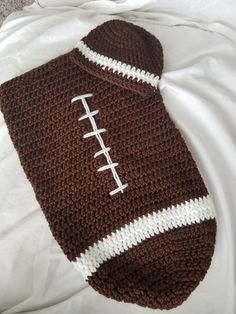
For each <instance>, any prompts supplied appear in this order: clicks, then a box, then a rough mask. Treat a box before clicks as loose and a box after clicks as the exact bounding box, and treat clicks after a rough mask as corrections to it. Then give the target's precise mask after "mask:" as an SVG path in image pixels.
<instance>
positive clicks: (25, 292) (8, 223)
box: [0, 0, 236, 314]
mask: <svg viewBox="0 0 236 314" xmlns="http://www.w3.org/2000/svg"><path fill="white" fill-rule="evenodd" d="M65 2H66V1H64V0H60V1H57V5H55V3H56V2H53V1H52V0H51V1H50V0H38V3H39V4H40V6H41V7H40V6H39V4H36V3H35V4H34V5H33V6H32V7H28V8H27V9H26V11H24V12H18V13H14V14H13V15H11V16H10V17H9V18H8V19H7V21H6V22H5V23H4V25H3V27H2V28H1V30H0V84H1V83H3V82H4V81H6V80H9V79H10V78H13V77H15V76H17V75H20V74H22V73H24V72H26V71H28V70H30V69H32V68H34V67H36V66H39V65H41V64H43V63H45V62H46V61H49V60H50V59H52V58H54V57H57V56H58V55H60V54H63V53H66V52H68V51H70V50H71V49H72V48H73V47H74V46H75V44H76V42H77V41H78V40H79V39H80V38H81V37H82V36H84V35H85V34H86V33H87V32H88V31H89V30H90V29H92V28H93V27H95V26H97V25H98V24H100V23H102V22H104V21H106V20H109V19H111V18H125V19H127V20H129V21H131V22H134V23H136V24H138V25H141V26H143V27H145V28H146V29H147V30H149V31H150V32H152V33H153V34H155V35H156V36H157V37H158V38H159V39H160V41H161V43H162V45H163V48H164V57H165V60H164V61H165V65H164V73H163V75H162V79H161V84H160V89H161V92H162V95H163V97H164V101H165V104H166V107H167V110H168V111H169V113H170V115H171V116H172V118H173V120H174V121H175V122H176V124H177V125H178V127H179V129H180V130H181V132H182V134H183V136H184V138H185V139H186V141H187V143H188V146H189V147H190V149H191V151H192V153H193V155H194V157H195V160H196V161H197V164H198V166H199V169H200V171H201V173H202V175H203V177H204V180H205V182H206V184H207V187H208V189H209V191H210V194H211V195H212V197H213V200H214V204H215V208H216V213H217V224H218V231H217V241H216V248H215V253H214V256H213V261H212V265H211V267H210V269H209V271H208V273H207V275H206V277H205V279H204V281H203V282H202V283H200V285H199V286H198V288H197V289H196V290H195V291H194V292H193V293H192V295H191V296H190V297H189V298H188V299H187V301H185V302H184V303H183V305H181V306H179V307H177V308H176V309H174V310H171V311H168V312H169V313H173V314H174V313H175V314H180V313H181V314H189V313H191V314H199V313H201V314H208V313H209V314H222V313H224V314H234V313H235V312H236V307H235V297H236V287H235V285H236V276H235V266H236V264H235V247H236V231H235V230H236V193H235V186H236V145H235V141H236V140H235V139H236V126H235V125H236V118H235V117H236V104H235V102H236V88H235V85H236V62H235V55H236V40H235V38H236V32H235V31H234V29H235V25H236V23H235V21H234V19H231V16H230V12H231V10H233V9H234V8H235V9H236V3H235V4H233V3H232V2H231V1H226V5H228V11H227V10H225V11H222V14H221V15H220V16H221V20H220V21H219V22H217V27H216V23H215V21H216V20H217V14H218V15H219V10H221V7H220V2H219V1H213V2H215V6H217V5H218V10H217V9H215V11H214V12H216V15H214V12H213V13H212V11H211V12H209V20H207V12H206V10H205V11H204V12H203V13H204V14H205V15H204V14H203V13H202V14H203V16H204V21H203V20H202V19H200V18H197V16H196V14H195V13H194V10H193V8H194V7H193V8H190V6H191V5H189V6H187V9H186V10H185V11H184V10H182V12H181V3H182V6H183V3H187V2H188V1H187V0H185V1H182V2H181V1H180V5H179V6H178V4H177V2H175V1H174V3H175V4H174V6H173V7H171V6H170V5H169V4H170V2H171V1H166V2H165V5H164V4H163V1H160V6H159V7H158V2H154V1H148V0H142V1H135V2H134V1H132V0H125V1H116V2H111V1H107V0H104V1H80V0H73V1H67V2H66V4H67V6H65ZM178 3H179V2H178ZM189 3H190V2H189ZM191 3H192V2H191ZM196 3H198V4H199V10H200V8H201V10H202V6H201V3H202V1H200V0H198V1H196ZM196 3H195V6H196V5H197V4H196ZM53 4H54V6H53ZM69 4H70V5H69ZM59 5H60V6H59ZM49 6H50V7H49ZM166 6H169V9H168V10H167V8H166ZM42 7H44V8H42ZM183 8H184V6H183ZM207 9H208V8H207ZM201 10H200V11H201ZM167 11H168V12H167ZM180 12H181V13H182V14H181V15H180ZM191 12H193V13H191ZM223 12H224V14H223ZM227 12H228V13H227ZM111 14H113V15H111ZM185 14H186V16H185ZM189 16H191V18H189ZM0 312H1V313H3V314H10V313H11V314H13V313H37V314H54V313H55V314H56V313H63V314H74V313H76V314H77V313H78V314H108V313H109V314H118V313H122V314H130V313H132V314H149V313H167V311H159V310H149V309H145V308H141V307H139V306H136V305H131V304H124V303H119V302H116V301H114V300H110V299H107V298H105V297H103V296H101V295H99V294H98V293H97V292H95V291H94V290H93V289H92V288H90V287H89V286H88V285H87V284H86V283H85V282H84V280H83V278H82V276H81V275H80V274H79V273H78V272H77V270H75V269H74V267H73V266H72V265H71V264H70V263H69V261H68V260H67V259H66V257H65V256H64V255H63V254H62V252H61V249H60V248H59V246H58V245H57V243H56V241H55V240H54V239H53V237H52V235H51V233H50V230H49V228H48V225H47V223H46V220H45V218H44V216H43V214H42V212H41V210H40V208H39V205H38V203H37V201H36V199H35V197H34V193H33V190H32V187H31V185H30V183H29V182H28V181H27V179H26V177H25V174H24V172H23V170H22V168H21V166H20V163H19V159H18V157H17V154H16V151H15V149H14V147H13V145H12V143H11V141H10V138H9V135H8V131H7V127H6V124H5V122H4V119H3V117H2V115H1V113H0Z"/></svg>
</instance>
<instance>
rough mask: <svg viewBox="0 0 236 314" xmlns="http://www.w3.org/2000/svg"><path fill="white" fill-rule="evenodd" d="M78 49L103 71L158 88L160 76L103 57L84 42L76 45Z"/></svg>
mask: <svg viewBox="0 0 236 314" xmlns="http://www.w3.org/2000/svg"><path fill="white" fill-rule="evenodd" d="M76 48H78V49H79V51H80V52H81V53H82V55H83V56H84V57H85V58H87V59H88V60H89V61H91V62H93V63H95V64H97V65H99V66H101V68H102V69H103V70H106V69H108V70H112V71H113V72H114V73H118V74H122V76H127V78H131V79H133V80H137V81H138V82H139V81H142V82H146V83H148V84H150V85H151V86H152V87H155V88H157V86H158V82H159V76H158V75H155V74H152V73H150V72H146V71H144V70H141V69H139V68H136V67H135V66H133V67H132V66H131V65H129V64H126V63H124V62H121V61H117V60H115V59H112V58H108V57H107V56H104V55H101V54H99V53H97V52H96V51H93V50H91V49H90V48H89V47H88V46H87V45H86V44H85V43H84V42H83V41H82V40H81V41H79V42H78V43H77V45H76Z"/></svg>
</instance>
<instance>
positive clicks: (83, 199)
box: [0, 20, 216, 309]
mask: <svg viewBox="0 0 236 314" xmlns="http://www.w3.org/2000/svg"><path fill="white" fill-rule="evenodd" d="M162 68H163V52H162V46H161V44H160V42H159V41H158V40H157V39H156V38H155V37H154V36H153V35H151V34H150V33H148V32H147V31H145V30H144V29H142V28H140V27H138V26H135V25H133V24H130V23H127V22H124V21H119V20H114V21H109V22H106V23H104V24H103V25H100V26H98V27H97V28H95V29H94V30H92V31H91V32H90V33H89V34H88V35H87V36H86V37H84V38H83V39H82V40H81V41H80V42H79V43H78V45H77V48H75V49H74V50H72V51H71V52H69V53H67V54H65V55H62V56H59V57H58V58H56V59H54V60H51V61H50V62H49V63H47V64H44V65H42V66H40V67H39V68H36V69H34V70H32V71H30V72H27V73H25V74H23V75H21V76H19V77H17V78H14V79H13V80H11V81H8V82H6V83H4V84H3V85H2V86H1V88H0V97H1V110H2V112H3V114H4V117H5V121H6V123H7V126H8V129H9V133H10V136H11V138H12V141H13V143H14V145H15V148H16V150H17V152H18V154H19V158H20V161H21V164H22V167H23V168H24V171H25V173H26V175H27V177H28V179H29V180H30V182H31V184H32V186H33V188H34V191H35V194H36V198H37V200H38V202H39V204H40V205H41V208H42V210H43V212H44V214H45V216H46V218H47V220H48V223H49V226H50V228H51V230H52V233H53V235H54V237H55V239H56V240H57V241H58V243H59V244H60V246H61V248H62V250H63V251H64V253H65V254H66V255H67V257H68V259H69V260H70V261H71V262H72V263H73V264H74V266H75V267H76V268H77V269H78V270H80V271H81V272H82V274H83V276H84V278H85V279H86V280H87V281H88V283H89V284H90V285H91V286H92V287H93V288H94V289H96V290H97V291H98V292H100V293H101V294H103V295H105V296H107V297H111V298H114V299H116V300H118V301H125V302H132V303H136V304H139V305H141V306H147V307H151V308H160V309H170V308H173V307H175V306H177V305H179V304H181V303H182V302H183V301H184V300H185V299H186V298H187V297H188V296H189V294H190V293H191V292H192V291H193V290H194V289H195V288H196V287H197V285H198V284H199V282H200V281H201V280H202V279H203V278H204V276H205V274H206V272H207V269H208V268H209V265H210V263H211V257H212V254H213V251H214V244H215V233H216V222H215V218H214V217H215V213H214V209H213V205H212V201H211V198H210V196H209V195H208V192H207V189H206V187H205V185H204V183H203V180H202V178H201V176H200V174H199V171H198V169H197V167H196V164H195V162H194V160H193V158H192V156H191V153H190V152H189V150H188V148H187V146H186V144H185V142H184V140H183V139H182V137H181V134H180V132H179V131H178V129H177V128H176V127H175V125H174V123H173V122H172V120H171V119H170V117H169V115H168V113H167V111H166V109H165V106H164V104H163V100H162V97H161V94H160V91H159V89H158V82H159V79H160V77H161V73H162ZM75 280H77V278H75Z"/></svg>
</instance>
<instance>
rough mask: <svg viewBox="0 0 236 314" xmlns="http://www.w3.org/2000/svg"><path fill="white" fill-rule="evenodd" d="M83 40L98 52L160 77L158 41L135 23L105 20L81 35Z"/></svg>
mask: <svg viewBox="0 0 236 314" xmlns="http://www.w3.org/2000/svg"><path fill="white" fill-rule="evenodd" d="M83 42H84V43H85V44H86V45H87V46H88V47H89V48H90V49H91V50H93V51H95V52H97V53H99V54H101V55H104V56H107V57H108V58H111V59H113V60H116V61H120V62H122V63H126V64H128V65H130V66H131V67H135V68H137V69H140V70H144V71H145V72H149V73H152V74H154V75H158V76H159V77H160V76H161V73H162V69H163V50H162V46H161V43H160V42H159V40H158V39H157V38H156V37H155V36H153V35H152V34H150V33H149V32H147V31H146V30H144V29H143V28H141V27H139V26H137V25H134V24H131V23H128V22H125V21H121V20H112V21H108V22H106V23H104V24H102V25H100V26H98V27H96V28H95V29H94V30H92V31H91V32H90V33H89V34H88V35H87V36H86V37H84V38H83Z"/></svg>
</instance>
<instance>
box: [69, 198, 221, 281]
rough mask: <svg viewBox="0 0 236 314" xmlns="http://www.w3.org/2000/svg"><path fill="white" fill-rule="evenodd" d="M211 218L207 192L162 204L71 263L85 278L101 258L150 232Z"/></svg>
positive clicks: (212, 210) (147, 235) (94, 268)
mask: <svg viewBox="0 0 236 314" xmlns="http://www.w3.org/2000/svg"><path fill="white" fill-rule="evenodd" d="M213 218H215V211H214V207H213V203H212V200H211V198H210V196H209V195H208V196H204V197H202V198H198V199H194V200H190V201H188V202H185V203H182V204H180V205H177V206H171V207H168V208H164V209H162V211H159V212H153V213H152V214H147V215H144V216H142V217H139V218H137V219H135V220H134V221H133V222H131V223H130V224H128V225H125V226H124V227H122V228H120V229H119V230H116V231H115V232H112V233H111V234H110V235H108V236H106V237H105V238H103V239H102V240H99V241H98V242H97V243H95V244H94V245H93V246H90V247H89V248H88V249H87V250H86V251H85V252H84V253H82V254H81V255H80V256H79V257H77V258H76V261H75V262H73V264H74V266H75V267H76V268H77V269H79V270H80V271H81V272H82V274H83V276H84V278H85V279H87V278H88V277H89V276H91V275H92V274H93V273H94V272H96V270H97V269H98V268H99V266H100V265H101V264H102V263H104V262H105V261H107V260H109V259H111V258H112V257H114V256H116V255H120V254H121V253H123V252H125V251H127V250H128V249H129V248H131V247H133V246H136V245H138V244H139V243H141V242H142V241H144V240H146V239H148V238H151V237H153V236H154V235H158V234H160V233H165V232H167V231H169V230H171V229H175V228H179V227H183V226H187V225H191V224H195V223H201V222H202V221H204V220H209V219H213Z"/></svg>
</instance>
